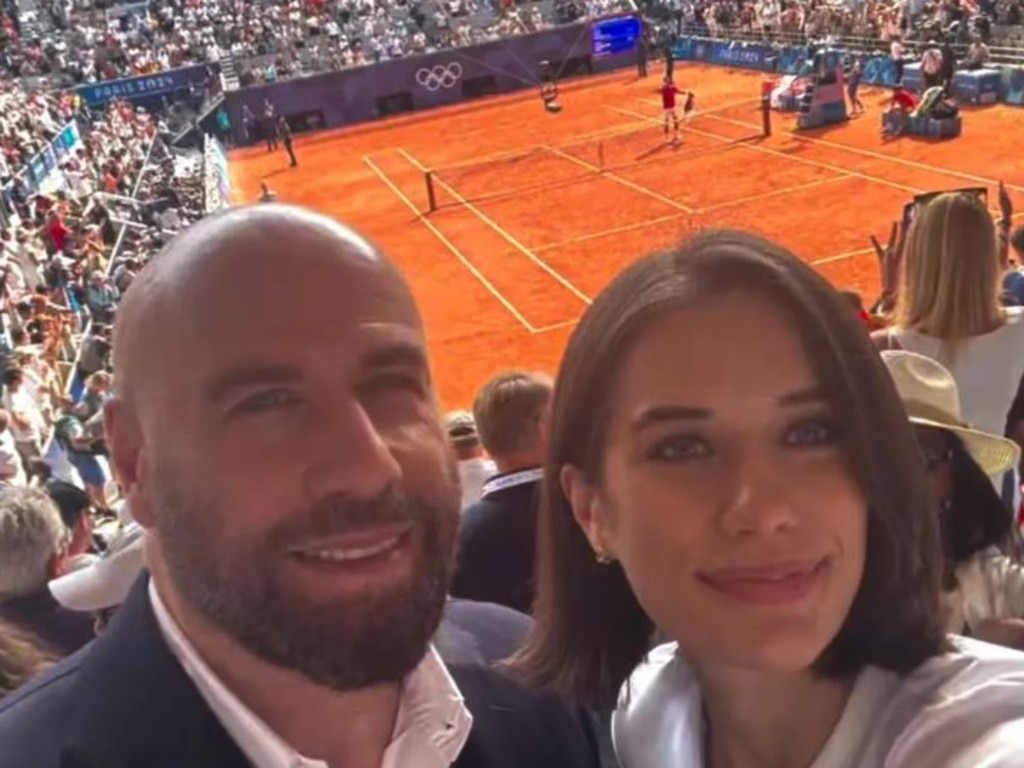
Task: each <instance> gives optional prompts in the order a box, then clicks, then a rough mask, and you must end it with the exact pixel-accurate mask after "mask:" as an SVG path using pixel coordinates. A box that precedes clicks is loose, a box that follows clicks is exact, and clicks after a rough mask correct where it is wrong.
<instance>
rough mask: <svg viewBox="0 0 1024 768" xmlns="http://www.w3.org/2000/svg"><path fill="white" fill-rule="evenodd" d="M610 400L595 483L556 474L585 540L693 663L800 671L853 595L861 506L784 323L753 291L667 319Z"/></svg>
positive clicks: (625, 369) (638, 347) (862, 529)
mask: <svg viewBox="0 0 1024 768" xmlns="http://www.w3.org/2000/svg"><path fill="white" fill-rule="evenodd" d="M611 398H612V399H611V403H612V410H611V415H610V423H609V433H608V442H607V446H606V452H605V461H604V467H603V481H602V483H601V487H600V488H597V489H593V488H591V487H590V486H588V485H587V484H586V483H585V482H583V481H582V480H581V478H580V475H579V473H577V472H576V471H575V470H573V469H568V470H566V471H564V472H563V485H564V487H565V489H566V491H567V493H568V495H569V498H570V500H571V501H572V505H573V509H574V513H575V514H576V517H577V520H578V521H579V522H580V524H581V525H582V526H583V528H584V531H585V532H586V533H587V536H588V538H589V539H590V541H591V543H592V544H594V545H595V548H598V549H600V550H602V551H603V552H605V553H607V554H608V555H610V556H612V557H614V558H616V559H617V560H619V561H620V563H621V564H622V567H623V568H624V570H625V573H626V576H627V578H628V579H629V582H630V584H631V585H632V588H633V591H634V592H635V594H636V596H637V598H638V599H639V601H640V603H641V604H642V605H643V607H644V609H645V610H646V611H647V613H648V614H649V615H650V617H651V618H652V620H653V621H654V623H655V624H656V625H657V626H658V627H659V628H661V629H662V630H664V631H665V632H667V633H668V634H669V635H670V636H671V637H672V638H673V639H675V640H677V641H678V642H679V643H680V646H681V647H682V649H683V650H684V651H685V652H686V654H687V656H688V657H689V658H690V660H691V661H692V662H694V663H695V664H696V665H697V666H698V667H704V668H710V667H712V666H717V667H735V668H745V669H750V670H759V671H766V672H770V671H776V672H782V671H784V672H793V671H798V670H802V669H805V668H807V667H809V666H810V665H811V664H813V663H814V661H815V660H816V659H817V658H818V657H819V655H820V654H821V653H822V651H823V650H824V649H825V648H826V647H827V646H828V644H829V643H830V642H831V641H832V639H833V638H834V637H835V636H836V634H837V633H838V632H839V629H840V627H841V626H842V624H843V621H844V620H845V618H846V615H847V613H848V612H849V609H850V605H851V603H852V601H853V599H854V596H855V595H856V593H857V590H858V587H859V585H860V581H861V574H862V572H863V568H864V549H865V539H866V530H867V510H866V502H865V499H864V497H863V495H862V493H861V490H860V488H859V487H858V485H857V483H856V482H855V481H854V479H853V478H852V477H851V474H850V471H849V469H848V467H847V463H846V461H845V458H844V455H843V451H842V450H841V448H840V445H839V437H838V435H837V434H836V428H835V426H834V422H835V416H836V414H835V413H833V411H832V408H831V407H830V404H829V403H828V402H827V401H826V400H825V399H824V398H823V397H822V395H821V392H820V389H819V381H818V378H817V376H816V375H815V373H814V371H813V370H812V367H811V363H810V361H809V360H808V358H807V357H806V355H805V354H804V351H803V349H802V346H801V343H800V340H799V338H798V337H797V336H796V334H795V333H794V332H793V330H792V329H791V328H790V326H789V324H788V322H787V320H786V319H785V317H784V316H783V315H782V314H780V313H779V311H778V310H777V309H776V308H774V307H773V305H772V303H771V302H770V301H768V300H766V299H764V298H761V297H759V296H757V295H755V294H751V293H736V294H732V295H729V296H724V297H716V298H714V299H710V300H708V301H706V302H703V303H699V304H696V305H694V306H692V307H689V308H686V309H681V310H678V311H675V312H674V313H672V314H669V315H667V316H665V317H663V318H661V319H659V320H657V321H656V322H654V323H653V324H652V325H651V326H650V327H648V328H647V329H646V330H645V331H644V332H643V333H642V334H641V335H640V336H639V337H638V339H637V340H636V342H635V343H634V345H633V346H632V348H631V349H630V350H629V352H628V353H627V355H626V358H625V360H624V361H623V363H622V365H621V366H620V367H619V373H618V378H617V380H616V381H615V382H614V384H613V388H612V394H611Z"/></svg>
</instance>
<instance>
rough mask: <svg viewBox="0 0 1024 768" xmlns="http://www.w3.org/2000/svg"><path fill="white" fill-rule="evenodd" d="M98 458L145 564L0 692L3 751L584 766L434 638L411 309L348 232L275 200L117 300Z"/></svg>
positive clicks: (186, 241)
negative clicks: (80, 644) (99, 626)
mask: <svg viewBox="0 0 1024 768" xmlns="http://www.w3.org/2000/svg"><path fill="white" fill-rule="evenodd" d="M114 359H115V360H116V366H117V376H116V384H115V392H114V396H113V400H112V402H111V403H110V405H109V406H108V410H107V412H106V429H107V435H108V438H109V441H110V449H111V457H112V462H113V465H114V467H115V471H116V473H117V477H118V481H119V482H120V484H121V487H122V488H123V492H124V495H125V497H126V499H127V503H128V505H129V506H130V508H131V510H132V515H133V517H134V518H135V520H137V521H138V523H139V524H140V525H142V526H143V527H144V528H145V529H146V542H145V554H146V560H147V562H148V564H149V569H150V571H151V578H146V577H143V579H142V580H141V581H140V582H139V583H138V584H137V585H136V587H135V589H134V591H133V592H132V594H131V595H130V597H129V598H128V600H127V602H126V603H125V604H124V605H123V607H122V608H121V609H120V612H119V614H118V616H117V617H116V618H115V620H114V623H113V624H112V625H111V626H110V628H109V629H108V630H107V631H106V632H105V633H104V634H103V636H102V637H101V638H100V639H99V640H97V641H96V642H95V643H94V644H93V645H92V646H91V648H90V649H89V650H88V651H87V652H86V653H85V654H84V655H79V656H76V657H74V658H72V659H70V660H69V661H68V662H66V663H63V664H61V665H59V666H58V667H57V668H56V669H55V670H54V671H52V672H50V673H49V674H48V675H47V676H45V677H44V678H43V679H42V680H41V681H40V682H38V683H36V684H34V685H32V686H30V687H29V688H28V689H27V690H25V691H24V692H22V693H20V694H17V695H15V696H14V697H11V699H10V700H8V701H5V702H4V703H3V704H2V705H0V744H2V745H3V746H2V748H0V768H36V767H37V766H38V768H58V766H61V767H64V766H67V767H68V768H70V766H72V765H73V766H74V767H75V768H139V767H140V766H146V768H159V767H161V766H167V768H172V766H173V767H174V768H178V767H184V766H188V768H236V767H237V768H242V767H243V766H254V767H255V768H446V767H447V766H450V765H455V766H459V768H505V767H506V766H507V768H523V767H524V766H530V767H531V768H537V767H538V766H539V767H542V768H543V767H544V766H550V767H551V768H586V767H587V766H591V765H593V764H594V760H595V758H594V754H593V751H592V749H591V746H590V742H589V740H588V739H587V737H586V736H585V735H584V731H583V729H582V728H581V727H580V725H579V722H578V720H577V718H576V717H575V716H574V715H573V714H572V713H570V712H569V711H568V710H567V709H565V708H563V706H562V705H561V704H560V703H558V702H556V701H555V700H553V699H550V698H545V697H539V696H536V695H534V694H530V693H527V692H526V691H524V690H522V689H520V688H518V687H517V686H516V685H514V684H513V683H511V682H509V681H507V680H505V679H503V678H501V677H499V676H498V675H497V674H496V673H494V672H491V671H488V670H486V669H483V668H480V667H476V668H474V667H471V666H466V665H462V664H455V663H451V664H446V663H445V662H444V661H443V660H442V658H441V655H440V654H439V653H438V650H437V648H436V646H435V645H434V644H433V643H432V642H431V638H432V637H433V636H434V634H435V631H436V630H437V628H438V624H439V622H440V620H441V617H442V613H443V611H444V606H445V596H446V592H447V587H448V579H449V575H450V563H451V559H452V547H453V543H454V536H455V528H456V524H457V520H458V514H459V499H460V492H459V487H458V482H457V471H456V466H455V462H454V458H453V456H452V454H451V453H450V449H449V448H448V445H447V438H446V435H445V432H444V429H443V427H442V425H441V420H440V415H439V413H438V409H437V403H436V399H435V396H434V392H433V388H432V383H431V377H430V372H429V370H428V366H427V353H426V349H425V341H424V334H423V327H422V323H421V321H420V317H419V315H418V313H417V309H416V306H415V304H414V302H413V299H412V297H411V294H410V292H409V289H408V287H407V286H406V284H405V282H404V281H403V280H402V278H401V277H400V275H399V274H398V272H397V271H396V270H395V268H394V267H393V266H392V265H391V264H390V263H389V262H388V261H387V260H386V259H385V258H384V257H383V256H382V255H381V254H380V253H379V252H378V251H377V250H375V249H374V247H373V246H371V245H370V244H369V243H367V242H366V241H365V240H364V239H362V238H361V237H360V236H359V235H357V234H356V233H354V232H352V231H351V230H349V229H346V228H345V227H343V226H341V225H339V224H338V223H336V222H334V221H332V220H330V219H327V218H324V217H321V216H318V215H315V214H312V213H310V212H307V211H304V210H301V209H298V208H293V207H287V206H281V205H276V204H270V205H261V206H254V207H251V208H240V209H233V210H230V211H228V212H226V213H223V214H219V215H217V216H215V217H212V218H209V219H207V220H205V221H203V222H201V223H199V224H198V225H196V226H194V227H192V228H191V229H190V230H188V231H187V232H185V233H184V234H182V235H180V236H179V237H178V238H177V239H175V240H174V241H173V242H172V243H171V244H170V245H169V246H168V247H167V249H166V250H165V251H164V252H163V253H161V254H160V255H158V256H157V257H156V258H155V259H154V260H153V262H152V263H151V264H150V265H149V266H148V267H147V268H146V269H145V270H143V271H142V273H141V274H140V275H139V277H138V278H137V279H136V281H135V283H134V284H133V286H132V290H131V291H130V292H129V293H128V294H127V296H126V298H125V301H124V303H123V304H122V306H121V307H120V309H119V311H118V318H117V325H116V328H115V339H114Z"/></svg>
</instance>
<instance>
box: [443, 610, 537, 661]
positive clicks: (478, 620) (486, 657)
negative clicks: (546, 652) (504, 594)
mask: <svg viewBox="0 0 1024 768" xmlns="http://www.w3.org/2000/svg"><path fill="white" fill-rule="evenodd" d="M532 627H533V619H531V618H530V617H529V616H527V615H526V614H523V613H519V611H513V610H512V609H511V608H506V607H505V606H504V605H496V604H494V603H478V602H476V601H474V600H458V599H456V598H449V600H448V604H447V605H446V606H445V609H444V616H443V618H442V619H441V626H439V627H438V628H437V632H436V633H434V645H435V646H436V647H437V652H438V653H439V654H441V658H442V659H444V663H445V664H469V665H477V666H483V667H489V666H492V665H493V664H496V663H497V662H499V661H502V660H503V659H507V658H508V657H509V656H511V655H512V654H513V653H515V652H516V651H517V650H519V649H520V648H521V647H522V645H523V643H525V642H526V636H527V635H528V634H529V633H530V629H531V628H532Z"/></svg>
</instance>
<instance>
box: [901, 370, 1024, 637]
mask: <svg viewBox="0 0 1024 768" xmlns="http://www.w3.org/2000/svg"><path fill="white" fill-rule="evenodd" d="M882 360H883V361H884V362H885V365H886V367H887V368H888V369H889V373H890V374H891V375H892V378H893V381H894V382H895V384H896V391H897V392H898V393H899V395H900V398H901V399H902V400H903V404H904V405H905V406H906V409H907V414H908V415H909V416H910V423H911V424H913V425H914V434H915V436H916V438H917V444H918V447H919V448H920V450H921V455H922V456H923V457H924V462H925V467H926V469H927V471H928V480H929V483H930V484H931V499H932V503H933V508H934V509H935V510H936V516H937V518H938V519H939V525H940V531H941V539H942V549H943V556H944V559H945V567H944V569H943V601H944V602H945V604H946V609H947V611H948V614H947V620H946V629H947V630H948V631H949V632H954V633H957V634H970V635H972V636H974V637H977V638H979V639H981V640H986V641H988V642H995V643H1008V644H1010V645H1012V646H1013V647H1016V648H1024V642H1022V641H1024V622H1022V621H1021V620H1022V619H1024V569H1022V568H1021V566H1020V565H1018V564H1017V563H1016V562H1014V561H1013V560H1011V559H1010V558H1009V557H1007V556H1006V555H1004V554H1002V553H1001V552H1000V551H999V550H1000V549H1004V550H1012V549H1015V548H1016V547H1015V546H1014V544H1015V542H1013V541H1011V537H1012V535H1013V534H1012V531H1013V518H1012V516H1011V514H1010V512H1009V511H1008V510H1007V509H1006V507H1005V506H1003V503H1002V501H1001V500H1000V498H999V496H998V495H997V494H996V492H995V490H994V489H993V488H992V484H991V483H990V482H989V481H988V476H990V475H998V474H1001V473H1003V472H1005V471H1006V470H1007V469H1009V468H1010V467H1013V466H1015V465H1016V463H1017V461H1018V460H1019V457H1020V449H1019V448H1018V447H1017V445H1016V444H1015V443H1014V442H1013V441H1011V440H1007V439H1006V438H1004V437H1000V436H998V435H991V434H988V433H986V432H979V431H977V430H974V429H971V428H970V427H968V426H967V425H966V423H965V422H964V420H963V418H962V417H961V415H960V402H959V396H958V394H957V388H956V382H955V381H954V380H953V375H952V374H951V373H950V372H949V371H947V370H946V369H945V368H943V367H942V366H941V365H940V364H939V363H937V362H935V361H934V360H932V359H930V358H927V357H924V356H922V355H917V354H914V353H913V352H903V351H896V352H883V353H882Z"/></svg>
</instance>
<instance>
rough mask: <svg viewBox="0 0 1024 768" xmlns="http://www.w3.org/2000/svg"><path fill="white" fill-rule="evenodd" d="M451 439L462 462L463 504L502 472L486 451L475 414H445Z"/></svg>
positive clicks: (472, 500)
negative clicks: (481, 442) (499, 471)
mask: <svg viewBox="0 0 1024 768" xmlns="http://www.w3.org/2000/svg"><path fill="white" fill-rule="evenodd" d="M445 426H446V427H447V429H448V440H449V442H450V443H451V445H452V450H453V451H455V458H456V460H457V461H458V462H459V481H460V485H461V486H462V508H463V510H465V508H466V507H467V506H469V505H470V504H472V503H473V502H474V501H477V500H478V499H479V498H480V497H481V496H482V495H483V488H484V483H486V482H487V481H488V480H490V479H491V478H492V477H494V476H495V475H496V474H498V468H497V467H496V466H495V464H494V462H493V461H491V460H490V459H488V458H487V456H486V455H485V454H484V449H483V446H482V445H481V444H480V435H479V433H478V432H477V429H476V421H474V419H473V414H471V413H469V412H468V411H453V412H452V413H449V414H448V416H447V417H446V418H445Z"/></svg>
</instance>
